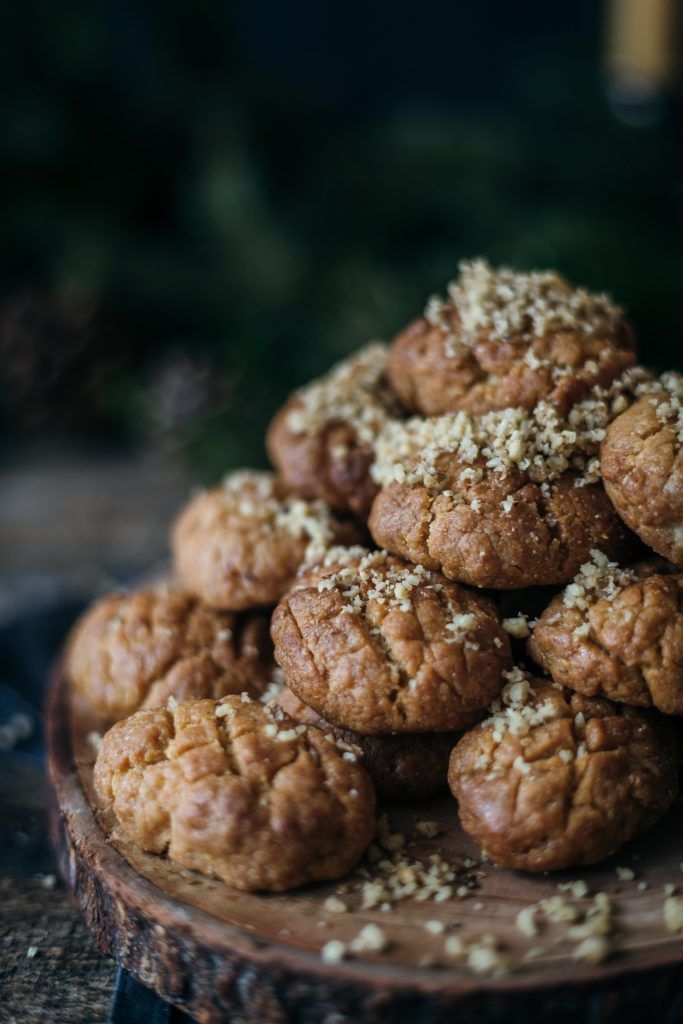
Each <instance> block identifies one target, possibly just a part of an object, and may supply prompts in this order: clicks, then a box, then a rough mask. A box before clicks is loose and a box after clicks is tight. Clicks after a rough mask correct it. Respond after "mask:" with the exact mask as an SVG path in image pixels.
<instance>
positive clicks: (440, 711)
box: [271, 551, 511, 735]
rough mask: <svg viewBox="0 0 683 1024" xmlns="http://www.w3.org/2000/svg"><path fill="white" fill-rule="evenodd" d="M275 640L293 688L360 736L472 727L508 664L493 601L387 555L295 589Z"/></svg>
mask: <svg viewBox="0 0 683 1024" xmlns="http://www.w3.org/2000/svg"><path fill="white" fill-rule="evenodd" d="M271 633H272V636H273V640H274V642H275V657H276V660H277V661H278V663H279V664H280V665H281V667H282V669H283V670H284V674H285V679H286V681H287V685H288V686H289V687H290V689H292V690H293V691H294V693H295V694H296V695H297V696H298V697H300V698H301V700H303V701H304V703H306V704H308V705H309V706H310V707H312V708H313V709H314V710H315V711H316V712H317V713H318V714H319V715H320V716H321V717H322V718H324V719H325V720H326V721H328V722H332V723H333V724H334V725H338V726H341V727H343V728H346V729H352V730H353V731H355V732H358V733H361V734H363V735H374V734H376V733H390V732H395V733H414V732H435V731H447V732H450V731H451V730H459V729H463V728H467V726H469V725H471V723H472V721H473V720H476V717H477V714H478V712H479V711H480V709H482V708H484V707H486V705H487V704H488V703H490V701H491V700H492V699H493V697H494V696H495V695H496V694H497V693H498V691H499V687H500V682H501V672H502V670H503V669H505V668H508V667H509V665H510V663H511V655H510V646H509V643H508V638H507V634H506V633H505V632H504V631H503V629H502V627H501V624H500V620H499V618H498V614H497V612H496V609H495V606H494V605H493V603H492V602H491V601H490V600H489V599H488V598H486V597H484V596H483V595H481V594H477V593H475V592H474V591H471V590H468V589H467V588H465V587H460V586H458V585H457V584H454V583H449V582H448V580H446V579H445V578H444V577H443V576H442V575H441V574H440V573H438V572H434V571H433V570H430V569H425V568H424V566H421V565H411V564H409V563H407V562H404V561H403V560H402V559H400V558H396V557H394V556H392V555H388V554H387V552H385V551H375V552H369V553H367V554H366V555H365V556H364V557H363V558H361V559H360V560H359V561H357V562H355V563H352V564H350V565H344V566H342V568H340V569H339V570H338V571H337V572H331V573H329V574H328V575H325V576H323V577H322V578H320V579H318V580H317V581H315V580H314V581H313V582H312V584H311V585H310V586H297V587H296V588H295V589H294V590H292V591H291V592H290V593H289V594H288V595H286V596H285V597H284V598H283V600H282V601H281V602H280V604H279V605H278V607H277V608H276V609H275V612H274V614H273V620H272V626H271Z"/></svg>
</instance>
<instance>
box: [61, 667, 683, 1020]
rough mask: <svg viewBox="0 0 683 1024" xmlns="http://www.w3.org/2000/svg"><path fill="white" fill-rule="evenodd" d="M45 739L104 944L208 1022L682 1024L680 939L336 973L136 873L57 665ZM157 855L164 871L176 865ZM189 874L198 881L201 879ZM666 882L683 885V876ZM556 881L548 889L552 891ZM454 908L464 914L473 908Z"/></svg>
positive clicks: (350, 965) (66, 853)
mask: <svg viewBox="0 0 683 1024" xmlns="http://www.w3.org/2000/svg"><path fill="white" fill-rule="evenodd" d="M46 741H47V759H48V768H49V775H50V780H51V807H50V819H51V830H52V835H53V839H54V843H55V846H56V850H57V855H58V859H59V864H60V869H61V872H62V874H63V876H64V878H65V880H66V882H67V884H68V885H69V887H70V889H71V890H72V892H73V893H74V895H75V897H76V900H77V901H78V903H79V905H80V907H81V909H82V911H83V914H84V916H85V919H86V922H87V924H88V926H89V928H90V929H91V930H92V932H93V933H94V935H95V938H96V941H97V943H98V945H99V947H100V949H102V951H103V952H104V953H107V954H108V955H110V956H112V957H113V958H114V959H115V960H116V962H117V963H118V964H119V965H120V966H122V967H124V968H125V969H126V970H127V971H129V972H130V973H131V974H132V975H133V976H134V977H136V978H138V979H139V980H140V981H141V982H142V983H143V984H145V985H147V986H149V987H150V988H152V989H154V990H155V991H156V992H157V993H158V994H159V996H161V997H162V998H163V999H165V1000H167V1001H168V1002H170V1003H172V1004H174V1005H176V1006H178V1007H179V1008H180V1009H182V1010H184V1011H185V1012H187V1013H189V1014H190V1015H192V1016H193V1017H195V1018H196V1020H197V1021H198V1022H201V1024H220V1022H227V1021H229V1022H230V1024H294V1022H297V1024H314V1022H319V1024H394V1022H396V1024H398V1022H401V1024H446V1022H449V1024H452V1022H453V1021H454V1020H455V1019H457V1021H458V1024H475V1022H476V1024H489V1022H490V1024H510V1022H511V1021H514V1020H517V1019H519V1020H520V1021H521V1020H524V1021H525V1022H527V1024H534V1022H540V1021H552V1022H553V1024H563V1022H567V1024H569V1022H570V1021H575V1020H576V1019H577V1015H585V1016H587V1017H588V1018H589V1019H590V1020H591V1022H604V1024H606V1022H610V1024H611V1022H615V1024H616V1022H617V1021H619V1020H624V1019H628V1020H629V1021H636V1020H640V1019H643V1020H652V1019H658V1020H662V1021H667V1022H668V1021H671V1022H673V1021H680V1020H683V937H679V940H678V941H677V942H676V941H674V940H673V939H672V941H671V942H670V943H665V944H664V945H665V948H657V945H656V944H655V945H654V946H653V947H652V948H649V949H648V948H646V947H643V948H642V949H640V950H638V951H637V955H630V954H628V955H623V956H619V957H615V958H614V959H613V960H610V961H608V962H606V963H604V964H602V965H599V966H589V965H578V964H577V965H573V966H571V968H569V967H568V966H567V965H566V963H565V964H564V965H561V966H559V967H557V968H550V969H546V970H545V971H543V972H537V973H534V971H533V970H528V971H525V972H523V973H518V974H515V973H511V974H509V975H507V976H505V977H501V978H487V977H477V976H475V975H472V974H467V973H465V972H463V971H456V970H455V969H454V970H449V969H444V968H439V969H437V968H431V967H429V968H418V967H417V966H413V967H410V966H405V965H404V964H403V965H402V964H400V963H395V962H394V963H391V962H389V963H387V962H377V961H375V962H368V961H362V960H349V961H344V962H342V963H340V964H336V965H334V966H332V965H329V964H326V963H324V962H323V961H322V960H321V958H320V956H319V952H318V950H317V949H315V950H314V949H311V948H305V947H302V946H301V945H294V944H292V943H291V942H290V943H288V942H286V941H282V940H277V941H274V940H273V939H272V937H264V936H263V934H261V935H259V934H258V933H257V932H256V931H251V932H250V930H249V929H248V928H246V927H237V926H235V925H232V924H230V923H229V922H227V921H225V920H221V919H220V918H217V917H215V916H214V915H213V914H211V913H209V912H207V910H206V909H204V908H203V907H201V906H198V905H196V904H195V903H192V902H188V901H187V900H181V899H178V898H177V896H174V894H173V892H172V891H169V888H172V887H169V885H168V879H167V877H166V874H167V872H166V870H165V868H164V871H160V875H159V878H158V879H157V880H156V882H154V881H152V880H150V878H149V877H145V876H143V875H142V874H140V873H139V871H137V870H136V869H135V867H134V866H133V865H132V864H131V863H130V862H129V860H128V859H127V858H126V857H125V856H124V855H123V854H122V853H121V852H120V850H119V849H118V848H117V845H115V843H114V842H112V839H111V836H110V835H108V833H107V831H106V830H105V829H104V828H103V827H102V825H101V824H100V821H99V820H98V816H97V814H96V812H95V810H94V808H93V805H92V803H91V800H90V798H89V795H88V793H87V792H86V788H85V786H84V782H83V777H82V774H81V771H80V770H79V767H78V764H77V761H76V757H75V752H74V744H73V731H72V715H71V709H70V707H69V693H68V687H67V684H66V681H65V679H64V674H63V672H62V670H61V667H60V665H57V666H56V667H55V669H54V671H53V673H52V676H51V679H50V683H49V691H48V698H47V704H46ZM679 813H680V809H679ZM679 849H680V850H682V851H683V846H680V847H679ZM678 858H679V859H683V852H681V853H679V854H678ZM157 860H159V864H160V868H161V865H166V864H167V862H166V861H162V860H161V859H157ZM175 870H176V871H177V869H175ZM612 870H613V869H612ZM182 874H183V876H187V877H185V884H186V885H189V883H188V882H187V878H189V877H190V876H191V874H192V873H189V872H182ZM503 874H507V873H499V875H500V876H502V875H503ZM574 874H575V875H576V874H577V872H574ZM581 874H585V872H583V871H582V872H581ZM668 877H670V878H671V880H672V881H673V882H676V881H678V880H680V881H681V883H683V876H682V875H681V874H680V872H679V874H678V879H676V878H675V877H673V876H671V875H669V876H668ZM509 878H510V887H511V888H512V887H519V885H521V880H520V876H518V875H514V874H510V875H509ZM191 882H192V879H191V878H190V883H191ZM201 884H202V883H201V882H200V881H199V880H198V881H197V885H201ZM207 884H210V885H211V886H214V887H215V886H216V885H219V884H220V883H207ZM556 884H557V882H556V880H551V881H550V883H548V885H549V886H550V889H551V890H553V889H554V891H557V889H556ZM187 891H188V892H191V891H192V889H191V888H188V889H187ZM328 892H329V889H328ZM328 892H326V893H325V895H327V894H328ZM209 896H210V893H209ZM236 898H238V897H237V896H236ZM249 898H250V899H259V897H253V896H252V897H249ZM261 899H267V897H261ZM282 899H283V898H282V897H280V898H279V900H280V909H281V908H282V905H283V904H282ZM285 899H286V897H285ZM319 899H320V900H321V899H322V897H320V898H319ZM200 902H201V901H200ZM204 903H205V905H206V899H205V900H204ZM420 906H421V907H424V906H425V905H424V904H421V905H420ZM429 908H432V909H431V910H430V909H429ZM456 909H457V910H458V912H459V913H460V914H462V913H466V912H467V911H466V909H465V905H464V904H457V905H456ZM296 911H297V905H296V904H293V911H292V912H293V913H296ZM423 915H424V919H425V920H427V919H428V918H429V917H434V916H436V908H434V907H433V905H432V904H428V905H427V906H426V909H425V910H424V911H423ZM366 916H367V915H366ZM377 916H378V917H381V915H377ZM417 930H419V929H417ZM329 937H332V935H331V934H329V933H327V934H326V935H325V938H329ZM416 942H418V943H419V942H420V939H419V938H417V939H416ZM638 1013H641V1014H642V1017H641V1016H638Z"/></svg>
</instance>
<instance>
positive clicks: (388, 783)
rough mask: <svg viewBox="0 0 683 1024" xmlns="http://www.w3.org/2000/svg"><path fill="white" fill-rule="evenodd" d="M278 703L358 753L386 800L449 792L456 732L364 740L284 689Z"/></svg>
mask: <svg viewBox="0 0 683 1024" xmlns="http://www.w3.org/2000/svg"><path fill="white" fill-rule="evenodd" d="M277 703H278V704H279V705H280V707H282V708H284V710H285V711H286V712H287V714H288V715H290V716H291V717H292V718H294V719H295V720H296V721H297V722H305V723H306V724H307V725H315V726H317V727H318V728H319V729H321V730H322V731H323V732H324V733H328V732H331V733H332V734H333V735H334V737H335V739H336V740H337V741H339V742H340V743H346V744H348V746H349V748H350V749H352V750H355V751H358V753H359V755H360V757H361V761H362V764H363V767H364V768H365V770H366V772H367V773H368V775H369V776H370V778H371V779H372V781H373V782H374V784H375V789H376V790H377V795H378V796H380V797H382V798H383V799H385V800H426V799H427V798H428V797H430V796H434V794H435V793H441V792H443V790H445V789H447V788H448V781H447V773H448V758H449V757H450V753H451V750H452V749H453V745H454V744H455V743H456V741H457V740H458V739H459V733H454V732H423V733H389V734H387V735H385V736H361V734H360V733H357V732H353V730H351V729H340V728H339V727H338V726H336V725H330V723H329V722H326V721H325V719H324V718H321V717H320V715H318V714H316V712H315V711H314V710H313V708H309V706H308V705H307V704H304V702H303V701H302V700H300V699H299V697H297V696H296V695H295V694H294V693H292V691H291V690H290V689H289V687H287V686H285V687H284V688H283V690H282V691H281V693H280V694H279V695H278V697H277Z"/></svg>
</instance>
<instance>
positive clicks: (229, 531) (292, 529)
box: [172, 470, 360, 611]
mask: <svg viewBox="0 0 683 1024" xmlns="http://www.w3.org/2000/svg"><path fill="white" fill-rule="evenodd" d="M359 537H360V531H359V528H358V527H357V526H355V525H354V524H351V523H343V522H341V521H340V520H338V519H337V518H336V517H335V516H334V515H333V514H332V513H331V512H330V509H329V508H328V506H327V505H326V504H325V503H324V502H322V501H304V500H302V499H301V498H296V497H293V496H292V495H291V494H290V493H288V491H287V490H286V488H285V487H284V485H283V484H282V483H281V482H280V481H279V480H278V478H277V477H276V476H275V475H274V474H273V473H266V472H254V471H251V470H244V471H240V472H237V473H232V474H231V475H230V476H228V477H227V478H226V480H225V481H224V482H223V483H222V484H221V485H220V486H218V487H214V488H213V489H212V490H209V491H204V492H202V493H201V494H199V495H198V496H197V497H196V498H194V499H193V500H192V501H191V502H190V503H189V505H187V506H186V507H185V509H184V510H183V511H182V512H181V514H180V516H179V518H178V519H177V521H176V523H175V526H174V529H173V538H172V543H173V553H174V558H175V564H176V568H177V570H178V573H179V575H180V576H181V577H182V579H183V581H184V582H185V584H186V585H187V587H188V588H189V589H190V590H192V591H193V592H194V593H196V594H197V595H198V596H199V597H201V599H202V600H203V601H205V602H206V604H209V605H211V606H213V607H215V608H223V609H226V610H229V611H241V610H243V609H245V608H257V607H259V606H262V605H269V604H275V602H276V601H278V600H279V598H280V597H281V596H282V594H283V593H284V592H285V591H286V590H287V588H288V587H289V585H290V584H291V582H292V581H293V579H294V578H295V576H296V574H297V572H299V571H300V570H301V568H302V567H304V566H306V565H310V564H314V563H315V562H316V561H318V560H319V559H320V558H321V557H322V556H323V555H324V553H325V551H326V550H327V548H328V547H329V546H330V545H331V544H339V543H341V544H347V543H348V544H352V543H354V541H356V540H358V539H359Z"/></svg>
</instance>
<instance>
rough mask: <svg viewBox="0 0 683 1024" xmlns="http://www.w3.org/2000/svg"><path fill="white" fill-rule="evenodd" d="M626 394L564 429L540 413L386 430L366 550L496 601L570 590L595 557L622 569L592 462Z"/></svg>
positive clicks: (615, 526) (623, 543)
mask: <svg viewBox="0 0 683 1024" xmlns="http://www.w3.org/2000/svg"><path fill="white" fill-rule="evenodd" d="M632 383H633V382H632V381H631V380H630V379H629V380H627V379H622V380H621V381H620V382H619V383H618V384H617V385H615V386H614V387H613V388H611V389H610V390H609V391H607V392H601V393H599V394H598V393H597V392H596V394H595V395H593V396H592V397H591V399H590V400H586V401H585V402H582V403H578V404H577V405H576V406H575V407H574V408H573V409H572V411H571V413H570V414H569V416H568V417H567V418H566V419H565V418H564V417H562V416H560V414H559V413H558V412H557V410H556V409H555V408H554V407H552V406H550V405H547V404H545V403H540V404H539V405H537V406H536V407H535V409H534V411H533V412H532V413H527V412H525V411H524V410H523V409H505V410H503V411H501V412H491V413H487V414H486V415H485V416H480V417H472V416H469V415H468V414H467V413H464V412H461V413H455V414H451V415H447V416H441V417H437V418H434V419H419V418H415V419H412V420H409V421H407V422H406V423H404V424H395V425H393V426H392V427H391V428H390V429H387V430H385V432H384V434H383V435H382V437H381V438H380V441H379V443H378V446H377V451H378V457H377V461H376V463H375V467H374V470H373V471H374V473H375V477H376V479H377V480H378V482H379V483H381V484H382V490H381V491H380V492H379V494H378V495H377V497H376V498H375V501H374V503H373V506H372V511H371V513H370V520H369V527H370V532H371V533H372V536H373V539H374V540H375V542H376V543H377V544H379V545H381V546H382V547H385V548H387V549H388V550H389V551H393V552H394V553H395V554H397V555H400V556H401V557H403V558H407V559H409V560H410V561H412V562H420V563H421V564H423V565H425V566H427V567H428V568H431V569H439V570H440V571H441V572H443V574H444V575H445V576H447V577H448V578H449V579H453V580H458V581H459V582H462V583H469V584H472V585H474V586H477V587H489V588H492V589H496V590H506V589H519V588H522V587H530V586H543V585H551V584H558V583H566V582H568V581H569V580H571V578H572V577H573V576H574V575H575V574H576V572H578V570H579V568H580V566H581V565H582V564H583V562H585V561H586V560H587V558H588V557H589V552H590V551H591V549H592V548H600V549H601V550H604V551H605V552H606V553H607V554H608V555H609V556H610V557H611V558H617V557H618V558H622V559H623V558H626V557H628V554H629V551H630V547H631V538H630V535H629V533H628V531H627V530H626V528H625V527H624V526H623V524H622V522H621V520H620V519H619V517H618V515H617V514H616V512H615V510H614V507H613V505H612V503H611V501H610V500H609V498H608V497H607V494H606V493H605V490H604V488H603V486H602V484H601V482H600V467H599V461H598V458H597V455H598V447H599V443H600V439H601V438H602V436H603V432H604V426H605V424H606V423H607V422H609V419H610V417H611V416H612V415H613V408H614V405H615V403H618V402H620V401H621V400H622V399H623V400H624V401H626V400H627V399H626V397H625V393H624V392H626V391H629V390H630V388H631V386H632ZM617 407H619V405H617Z"/></svg>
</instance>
